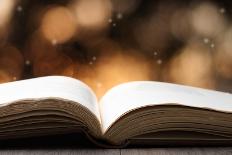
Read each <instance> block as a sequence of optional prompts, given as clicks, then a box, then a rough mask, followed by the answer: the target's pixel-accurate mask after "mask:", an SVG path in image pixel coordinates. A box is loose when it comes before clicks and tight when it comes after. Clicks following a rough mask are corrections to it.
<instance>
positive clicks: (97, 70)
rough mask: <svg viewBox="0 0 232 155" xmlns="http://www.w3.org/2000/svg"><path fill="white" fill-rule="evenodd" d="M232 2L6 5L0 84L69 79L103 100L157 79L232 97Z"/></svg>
mask: <svg viewBox="0 0 232 155" xmlns="http://www.w3.org/2000/svg"><path fill="white" fill-rule="evenodd" d="M231 8H232V3H230V2H229V1H226V0H222V1H219V0H211V1H206V0H203V1H195V0H188V1H181V0H176V1H145V0H68V1H66V0H57V1H54V0H34V1H29V0H0V82H1V83H3V82H9V81H14V80H21V79H27V78H33V77H39V76H47V75H64V76H69V77H74V78H76V79H79V80H82V81H84V82H86V83H87V84H88V85H89V86H90V87H91V88H92V89H93V90H94V91H95V92H96V93H97V95H98V97H100V96H102V95H103V94H104V93H105V92H106V91H107V90H108V89H110V88H111V87H113V86H115V85H118V84H120V83H124V82H128V81H135V80H153V81H163V82H172V83H179V84H185V85H191V86H197V87H203V88H209V89H216V90H221V91H227V92H231V87H232V70H231V67H232V53H231V51H232V37H231V36H232V20H231Z"/></svg>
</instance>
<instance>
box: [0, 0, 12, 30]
mask: <svg viewBox="0 0 232 155" xmlns="http://www.w3.org/2000/svg"><path fill="white" fill-rule="evenodd" d="M14 4H15V0H0V27H2V26H5V24H7V23H8V22H9V20H10V18H11V14H12V10H13V8H14Z"/></svg>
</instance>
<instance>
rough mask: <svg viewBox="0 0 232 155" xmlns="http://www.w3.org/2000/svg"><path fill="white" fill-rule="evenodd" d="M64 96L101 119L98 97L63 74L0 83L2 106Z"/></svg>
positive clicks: (85, 86) (81, 84)
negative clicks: (19, 101) (28, 100)
mask: <svg viewBox="0 0 232 155" xmlns="http://www.w3.org/2000/svg"><path fill="white" fill-rule="evenodd" d="M41 98H62V99H66V100H71V101H74V102H77V103H79V104H81V105H83V106H84V107H86V108H88V109H89V110H90V111H91V112H92V113H93V114H95V115H96V117H97V118H98V120H99V121H100V112H99V108H98V104H97V98H96V96H95V94H94V93H93V92H92V90H91V89H90V88H89V87H88V86H87V85H86V84H84V83H83V82H81V81H79V80H76V79H73V78H69V77H62V76H48V77H41V78H34V79H29V80H22V81H16V82H10V83H4V84H0V107H1V106H5V105H7V104H9V103H12V102H15V101H18V100H25V99H41Z"/></svg>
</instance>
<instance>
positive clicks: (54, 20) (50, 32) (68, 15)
mask: <svg viewBox="0 0 232 155" xmlns="http://www.w3.org/2000/svg"><path fill="white" fill-rule="evenodd" d="M41 32H42V34H43V35H44V37H45V38H46V39H47V40H49V41H50V42H51V43H53V44H56V43H64V42H66V41H68V40H70V39H71V38H72V37H73V36H74V34H75V32H76V20H75V17H74V15H73V14H72V12H71V11H70V10H69V9H68V8H66V7H63V6H56V7H52V8H50V9H48V10H47V11H46V12H45V14H44V16H43V18H42V21H41Z"/></svg>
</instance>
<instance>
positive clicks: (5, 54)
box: [0, 45, 24, 82]
mask: <svg viewBox="0 0 232 155" xmlns="http://www.w3.org/2000/svg"><path fill="white" fill-rule="evenodd" d="M23 65H24V63H23V56H22V54H21V53H20V51H19V50H17V49H16V48H14V47H12V46H8V45H7V46H3V47H0V82H9V81H14V80H18V79H20V78H21V76H22V72H23Z"/></svg>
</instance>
